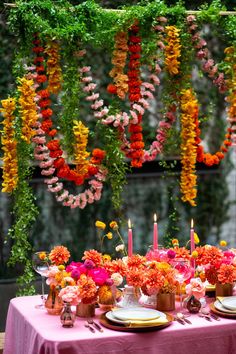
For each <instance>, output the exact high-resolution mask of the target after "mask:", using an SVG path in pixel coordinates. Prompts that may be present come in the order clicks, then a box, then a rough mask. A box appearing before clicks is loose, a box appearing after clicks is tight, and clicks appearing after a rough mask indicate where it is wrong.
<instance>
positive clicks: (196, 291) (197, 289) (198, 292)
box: [186, 278, 205, 300]
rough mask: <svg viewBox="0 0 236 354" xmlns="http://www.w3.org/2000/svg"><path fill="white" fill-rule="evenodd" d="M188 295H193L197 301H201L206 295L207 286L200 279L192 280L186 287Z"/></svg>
mask: <svg viewBox="0 0 236 354" xmlns="http://www.w3.org/2000/svg"><path fill="white" fill-rule="evenodd" d="M186 294H188V295H189V296H191V295H193V296H194V297H195V298H196V299H198V300H199V299H201V298H202V297H204V295H205V285H204V284H203V282H202V281H201V279H200V278H192V279H191V280H190V283H189V284H187V285H186Z"/></svg>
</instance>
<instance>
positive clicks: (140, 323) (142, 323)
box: [124, 317, 169, 327]
mask: <svg viewBox="0 0 236 354" xmlns="http://www.w3.org/2000/svg"><path fill="white" fill-rule="evenodd" d="M168 322H169V321H168V320H167V318H164V317H158V318H156V319H153V320H149V321H140V320H139V321H138V320H135V321H134V320H126V321H124V325H125V326H130V327H131V326H132V327H135V326H138V327H139V326H142V327H145V326H149V327H150V326H157V325H162V324H165V323H168Z"/></svg>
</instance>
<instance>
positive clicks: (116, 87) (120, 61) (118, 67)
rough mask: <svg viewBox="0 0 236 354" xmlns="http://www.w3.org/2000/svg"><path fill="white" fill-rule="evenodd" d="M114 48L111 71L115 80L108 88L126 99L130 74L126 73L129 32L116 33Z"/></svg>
mask: <svg viewBox="0 0 236 354" xmlns="http://www.w3.org/2000/svg"><path fill="white" fill-rule="evenodd" d="M114 48H115V49H114V50H113V53H112V55H113V57H112V61H111V62H112V64H113V65H114V67H113V68H112V70H111V71H110V73H109V75H110V76H111V77H112V78H113V80H114V84H109V85H108V87H107V90H108V92H110V93H113V94H117V96H118V97H119V98H121V99H124V98H125V95H126V93H127V92H128V76H127V75H126V74H125V73H124V67H125V64H126V58H127V52H128V45H127V34H126V33H125V32H118V33H117V34H116V36H115V46H114Z"/></svg>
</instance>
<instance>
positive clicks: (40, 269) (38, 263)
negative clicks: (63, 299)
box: [32, 251, 49, 309]
mask: <svg viewBox="0 0 236 354" xmlns="http://www.w3.org/2000/svg"><path fill="white" fill-rule="evenodd" d="M48 256H49V252H46V251H40V252H35V253H34V254H33V256H32V265H33V268H34V270H35V271H36V272H37V273H38V274H40V275H41V283H42V294H41V299H42V304H39V305H36V306H35V307H36V308H37V309H44V303H45V292H44V281H45V277H46V273H47V271H48V269H49V258H48Z"/></svg>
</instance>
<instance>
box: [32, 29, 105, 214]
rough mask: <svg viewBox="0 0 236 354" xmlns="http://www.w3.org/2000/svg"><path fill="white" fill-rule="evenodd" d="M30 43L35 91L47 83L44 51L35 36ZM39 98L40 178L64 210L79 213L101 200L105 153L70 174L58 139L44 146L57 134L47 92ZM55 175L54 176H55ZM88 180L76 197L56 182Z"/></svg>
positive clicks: (79, 140) (77, 133) (37, 154)
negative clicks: (64, 207)
mask: <svg viewBox="0 0 236 354" xmlns="http://www.w3.org/2000/svg"><path fill="white" fill-rule="evenodd" d="M33 43H34V45H35V47H34V52H35V53H37V57H36V58H35V59H34V63H35V64H36V72H37V73H38V75H36V81H37V84H36V85H35V87H36V88H38V87H39V84H41V83H45V82H46V81H47V76H46V75H45V74H44V72H43V65H42V63H43V62H44V57H43V47H41V46H40V41H39V39H38V38H37V35H36V36H35V39H34V41H33ZM28 69H29V70H34V68H33V67H29V68H28ZM31 75H33V76H34V75H35V74H34V73H32V74H31ZM38 98H39V103H38V109H39V112H40V114H39V116H40V117H41V118H42V123H38V125H37V129H36V135H35V137H33V139H32V141H33V142H34V143H36V147H35V154H34V156H35V158H36V159H37V160H38V161H40V164H39V166H40V167H41V168H42V171H41V174H42V175H44V176H47V177H48V178H47V179H45V183H46V184H47V185H48V190H49V191H50V192H52V193H55V195H56V199H57V201H59V202H62V203H63V205H64V206H69V207H71V208H76V207H79V208H81V209H82V208H84V207H85V206H86V205H87V203H93V202H94V201H95V200H99V199H100V198H101V193H102V188H103V182H104V181H105V180H106V174H107V170H106V169H105V168H104V167H102V166H101V162H102V160H103V159H104V157H105V152H104V151H103V150H100V149H94V150H93V152H92V157H91V159H90V161H89V165H88V166H87V167H88V168H87V169H86V173H85V174H81V173H80V172H81V171H79V173H78V172H76V171H75V170H71V169H70V168H69V166H68V165H67V164H66V163H65V159H64V158H63V157H62V154H63V150H62V149H61V148H60V141H59V139H55V138H54V139H52V140H51V141H49V142H47V139H46V134H47V135H48V136H49V137H55V135H56V134H57V130H56V129H52V125H53V122H52V120H51V116H52V114H53V112H52V110H51V108H49V107H48V106H49V105H50V104H51V101H50V99H49V98H50V93H49V91H48V89H41V90H39V91H38ZM79 127H80V128H81V127H82V126H81V125H80V124H79ZM82 130H83V132H82V134H81V129H80V131H79V130H78V125H77V124H75V126H74V133H75V141H76V143H75V144H76V149H77V148H79V146H78V145H80V146H81V143H82V146H83V148H85V145H86V140H87V131H86V130H85V129H82ZM78 143H79V144H78ZM77 153H78V151H77ZM84 153H85V151H84ZM84 156H85V155H84ZM80 157H81V155H80ZM77 161H78V155H77ZM85 164H86V163H85ZM80 167H81V166H80ZM55 173H56V176H55V175H54V174H55ZM91 176H93V178H92V179H90V180H89V181H88V185H89V188H87V189H86V190H85V191H84V192H82V193H79V194H78V195H73V194H70V193H69V191H68V190H66V189H65V188H64V186H63V183H62V182H59V178H60V177H61V178H66V179H68V180H72V181H74V182H75V183H76V184H77V185H81V184H83V183H84V181H85V179H87V178H90V177H91Z"/></svg>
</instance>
